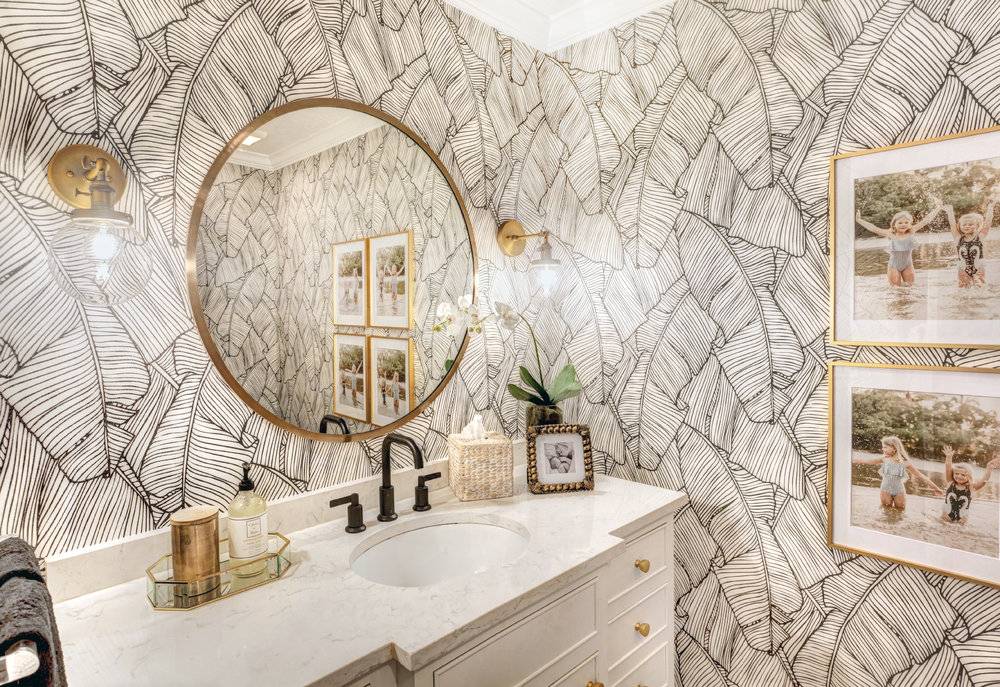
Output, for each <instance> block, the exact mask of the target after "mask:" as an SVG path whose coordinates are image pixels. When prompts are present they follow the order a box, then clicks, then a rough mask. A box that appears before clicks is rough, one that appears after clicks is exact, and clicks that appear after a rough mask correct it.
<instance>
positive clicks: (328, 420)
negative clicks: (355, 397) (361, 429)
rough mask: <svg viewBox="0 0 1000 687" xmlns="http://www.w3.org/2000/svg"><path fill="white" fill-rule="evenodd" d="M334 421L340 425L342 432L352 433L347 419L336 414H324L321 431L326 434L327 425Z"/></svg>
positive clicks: (320, 424) (320, 425)
mask: <svg viewBox="0 0 1000 687" xmlns="http://www.w3.org/2000/svg"><path fill="white" fill-rule="evenodd" d="M331 422H332V423H334V424H335V425H337V426H338V427H340V433H341V434H350V433H351V430H350V429H348V428H347V421H346V420H345V419H344V418H342V417H337V416H336V415H324V416H323V419H322V420H320V421H319V433H320V434H326V427H327V425H329V424H330V423H331Z"/></svg>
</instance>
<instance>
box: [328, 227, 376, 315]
mask: <svg viewBox="0 0 1000 687" xmlns="http://www.w3.org/2000/svg"><path fill="white" fill-rule="evenodd" d="M333 280H334V287H333V288H334V293H335V295H334V299H333V324H334V325H335V326H345V327H366V326H368V292H369V290H370V289H371V286H370V284H369V279H368V241H367V240H366V239H356V240H354V241H343V242H341V243H335V244H333Z"/></svg>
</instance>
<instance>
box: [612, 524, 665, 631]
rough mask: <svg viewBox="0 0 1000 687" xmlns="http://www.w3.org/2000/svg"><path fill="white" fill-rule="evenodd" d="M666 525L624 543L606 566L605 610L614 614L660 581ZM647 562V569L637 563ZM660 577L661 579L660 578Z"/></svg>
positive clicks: (663, 577)
mask: <svg viewBox="0 0 1000 687" xmlns="http://www.w3.org/2000/svg"><path fill="white" fill-rule="evenodd" d="M668 527H670V525H669V524H664V525H660V526H659V527H657V528H656V529H654V530H652V531H651V532H647V533H646V534H644V535H642V536H640V537H637V538H636V539H633V540H632V541H630V542H628V543H627V544H625V553H623V554H622V555H621V556H619V557H617V558H616V559H615V560H614V561H612V562H611V564H610V565H609V567H608V589H609V598H608V611H609V613H610V615H611V617H615V616H617V615H618V614H619V613H621V612H622V611H624V610H625V609H626V608H628V607H629V606H631V605H633V604H634V603H636V601H638V600H639V599H641V598H642V597H644V596H646V595H647V594H649V592H650V591H651V590H652V589H653V588H654V587H657V586H659V585H661V584H663V583H664V582H666V579H665V578H666V577H667V565H668V563H669V562H670V561H669V560H668V558H667V557H668V553H669V547H668V546H667V537H668V532H667V528H668ZM645 561H649V568H648V571H647V572H643V571H642V568H641V567H639V565H637V563H639V564H643V563H644V562H645ZM661 580H662V581H661Z"/></svg>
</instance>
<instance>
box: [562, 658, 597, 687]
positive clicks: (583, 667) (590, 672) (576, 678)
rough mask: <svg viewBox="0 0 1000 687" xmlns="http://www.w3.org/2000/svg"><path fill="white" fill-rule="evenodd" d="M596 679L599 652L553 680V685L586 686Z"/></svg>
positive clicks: (567, 686) (563, 686) (564, 686)
mask: <svg viewBox="0 0 1000 687" xmlns="http://www.w3.org/2000/svg"><path fill="white" fill-rule="evenodd" d="M596 679H597V654H592V655H591V656H590V657H589V658H587V660H585V661H584V662H583V663H581V664H580V665H578V666H577V667H576V668H574V669H573V670H571V671H569V672H568V673H566V674H565V675H563V676H562V677H561V678H559V679H558V680H556V681H555V682H553V683H552V687H584V686H585V685H586V684H587V683H588V682H593V681H594V680H596Z"/></svg>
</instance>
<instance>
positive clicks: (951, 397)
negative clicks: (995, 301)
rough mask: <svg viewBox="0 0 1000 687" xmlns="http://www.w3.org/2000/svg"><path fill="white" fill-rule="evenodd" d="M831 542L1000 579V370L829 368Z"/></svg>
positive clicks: (980, 578)
mask: <svg viewBox="0 0 1000 687" xmlns="http://www.w3.org/2000/svg"><path fill="white" fill-rule="evenodd" d="M830 380H831V383H830V409H831V411H830V412H831V413H832V415H831V418H830V427H831V430H832V431H831V437H830V445H829V452H830V453H829V472H830V474H829V477H828V490H829V494H828V499H827V505H828V508H829V518H828V522H829V529H828V540H829V541H828V543H829V545H830V546H832V547H835V548H839V549H843V550H845V551H849V552H852V553H861V554H865V555H870V556H877V557H880V558H883V559H886V560H889V561H892V562H895V563H906V564H909V565H913V566H917V567H920V568H923V569H925V570H929V571H931V572H936V573H942V574H947V575H954V576H956V577H959V578H962V579H968V580H973V581H976V582H980V583H983V584H990V585H994V586H1000V384H998V383H997V382H1000V376H998V374H997V372H996V371H994V370H991V369H984V368H955V367H920V366H904V365H875V364H867V363H847V362H835V363H831V365H830Z"/></svg>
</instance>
